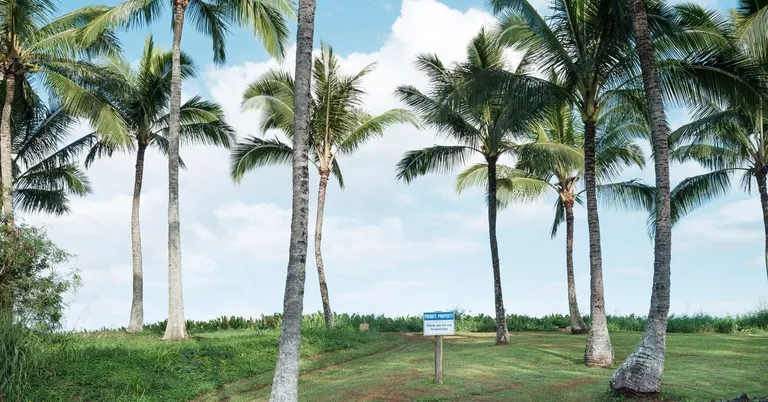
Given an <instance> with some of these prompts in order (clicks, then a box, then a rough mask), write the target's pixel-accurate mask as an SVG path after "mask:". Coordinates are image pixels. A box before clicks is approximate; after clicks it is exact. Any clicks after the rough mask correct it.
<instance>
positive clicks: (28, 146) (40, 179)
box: [12, 87, 92, 215]
mask: <svg viewBox="0 0 768 402" xmlns="http://www.w3.org/2000/svg"><path fill="white" fill-rule="evenodd" d="M27 89H29V88H27ZM24 92H26V93H24ZM13 106H14V107H13V111H14V114H13V119H12V123H13V125H12V134H13V154H14V157H13V198H14V204H15V208H16V210H18V211H19V212H27V213H30V212H46V213H50V214H56V215H62V214H65V213H68V212H69V197H70V196H72V195H76V196H81V197H82V196H85V195H87V194H88V193H90V192H91V187H90V182H89V181H88V177H87V176H86V174H85V172H84V171H83V170H82V169H81V168H80V166H79V164H78V163H77V157H78V156H79V155H80V154H81V153H82V152H83V151H85V150H87V148H88V147H89V146H90V145H91V143H92V141H91V140H90V138H80V139H77V140H75V141H73V142H71V143H68V144H66V145H64V146H62V144H63V143H64V142H65V141H66V140H67V137H69V135H70V134H71V130H70V129H71V127H72V125H73V124H74V123H75V121H76V119H75V118H74V117H73V116H71V115H70V114H68V113H67V112H66V110H64V108H63V107H62V106H61V105H60V104H58V103H56V102H55V101H53V102H52V103H51V104H50V105H46V104H45V103H43V102H42V101H41V100H40V99H39V98H38V97H37V96H36V94H34V93H33V92H27V91H24V88H22V87H17V94H16V97H15V101H14V104H13Z"/></svg>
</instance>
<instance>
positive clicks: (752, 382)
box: [198, 332, 768, 401]
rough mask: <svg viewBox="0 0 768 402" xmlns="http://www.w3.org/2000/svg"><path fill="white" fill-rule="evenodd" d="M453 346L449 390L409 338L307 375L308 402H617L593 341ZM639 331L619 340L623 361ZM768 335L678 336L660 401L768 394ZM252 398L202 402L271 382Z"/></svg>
mask: <svg viewBox="0 0 768 402" xmlns="http://www.w3.org/2000/svg"><path fill="white" fill-rule="evenodd" d="M465 335H467V337H465V338H460V339H450V340H446V343H445V362H444V370H445V383H444V384H442V385H437V384H435V383H434V380H433V379H434V362H433V353H434V352H433V350H434V346H433V344H432V342H430V341H418V340H414V341H409V342H408V343H406V344H404V345H401V346H399V347H398V348H396V349H394V350H391V351H389V352H386V353H382V354H378V355H375V356H371V357H365V358H361V359H356V360H353V361H350V362H349V363H346V364H341V365H338V366H336V367H334V368H333V369H329V370H320V371H317V372H314V373H310V374H306V375H304V376H302V377H301V379H300V400H304V401H321V400H322V401H363V400H367V401H398V400H416V401H468V400H473V401H510V400H514V401H561V400H562V401H613V400H616V399H618V398H616V397H614V396H612V395H610V394H609V393H608V392H607V389H608V379H609V377H610V375H611V374H612V373H613V369H587V368H586V367H584V366H583V364H582V361H583V360H582V356H583V353H584V343H585V341H586V337H585V336H573V335H568V334H560V333H532V332H528V333H514V334H512V338H511V343H510V345H508V346H502V347H497V346H493V335H492V334H487V335H486V334H482V335H479V334H465ZM639 336H640V334H639V333H628V332H618V333H613V334H611V339H612V340H613V345H614V348H615V353H616V357H617V362H620V361H621V359H624V358H625V357H626V356H627V355H628V354H629V352H630V351H631V350H632V349H633V348H634V346H635V345H636V342H637V340H638V339H639ZM767 355H768V337H766V336H763V335H760V336H747V335H712V334H709V335H700V334H672V335H670V336H669V338H668V358H667V365H666V373H665V376H664V384H663V389H664V393H663V395H662V396H661V397H662V398H663V400H670V401H710V400H712V399H718V400H719V399H726V398H727V399H728V400H730V399H733V398H735V397H736V396H738V395H739V394H740V393H741V392H747V393H748V394H750V395H751V396H757V395H760V396H764V395H768V382H766V379H765V378H766V377H765V373H766V372H768V360H766V356H767ZM253 385H254V387H253V388H255V389H256V390H255V391H252V392H242V390H239V391H238V392H237V393H219V394H215V395H207V396H206V397H204V398H199V399H198V400H200V401H213V400H221V399H222V398H223V397H229V398H230V399H227V400H230V401H260V400H267V399H268V397H269V392H270V389H269V386H268V382H267V383H266V385H267V386H263V385H265V384H264V383H254V384H253Z"/></svg>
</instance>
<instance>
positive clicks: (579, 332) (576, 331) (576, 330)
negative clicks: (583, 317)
mask: <svg viewBox="0 0 768 402" xmlns="http://www.w3.org/2000/svg"><path fill="white" fill-rule="evenodd" d="M588 333H589V330H588V329H586V328H571V335H585V334H588Z"/></svg>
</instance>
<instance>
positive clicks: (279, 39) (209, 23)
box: [80, 0, 296, 64]
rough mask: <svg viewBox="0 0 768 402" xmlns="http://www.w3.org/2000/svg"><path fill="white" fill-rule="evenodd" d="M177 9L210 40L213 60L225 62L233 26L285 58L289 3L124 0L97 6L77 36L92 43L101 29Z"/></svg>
mask: <svg viewBox="0 0 768 402" xmlns="http://www.w3.org/2000/svg"><path fill="white" fill-rule="evenodd" d="M167 5H171V7H172V8H173V9H175V8H177V7H181V8H182V10H184V11H185V18H189V19H190V22H191V23H192V25H194V26H195V28H196V29H197V30H198V31H199V32H200V33H202V34H203V35H205V36H207V37H210V38H211V44H212V51H213V60H214V62H216V63H217V64H223V63H225V62H226V61H227V52H226V40H227V35H228V34H229V32H230V30H231V29H232V27H233V26H241V27H247V28H249V29H251V30H252V31H253V33H254V35H255V36H256V37H258V38H259V39H260V40H261V42H262V44H263V45H264V48H265V49H266V50H267V52H268V53H269V54H270V55H271V56H274V57H277V58H282V57H283V56H284V55H285V50H286V42H287V40H288V36H289V34H290V29H289V27H288V19H295V18H296V12H295V10H294V5H293V2H292V1H290V0H170V1H169V0H125V1H124V2H122V3H120V4H118V5H116V6H114V7H101V8H99V10H100V11H101V13H100V14H99V16H98V18H95V19H94V20H93V21H92V22H90V23H89V25H88V27H87V29H85V30H84V32H82V33H81V34H80V37H81V38H82V40H84V41H92V40H94V39H95V38H97V37H99V36H100V35H101V34H102V33H103V32H104V31H105V30H113V29H117V28H128V29H130V28H134V27H138V26H141V25H145V24H149V23H151V22H153V21H155V20H157V19H158V18H159V17H160V15H162V13H163V11H164V10H165V7H166V6H167Z"/></svg>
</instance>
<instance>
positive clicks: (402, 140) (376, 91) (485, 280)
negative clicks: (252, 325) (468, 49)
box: [26, 0, 767, 328]
mask: <svg viewBox="0 0 768 402" xmlns="http://www.w3.org/2000/svg"><path fill="white" fill-rule="evenodd" d="M88 2H90V1H88ZM108 3H111V4H115V3H116V2H115V1H111V2H108ZM483 3H484V2H483V1H482V0H442V1H438V0H403V1H396V0H384V1H358V0H319V1H318V10H317V27H316V38H317V42H316V43H317V44H319V41H320V40H322V41H325V42H328V43H329V44H331V45H333V46H334V48H335V50H336V51H337V53H338V54H339V55H340V56H341V57H342V58H343V60H342V65H343V66H344V68H345V69H347V70H348V71H350V72H352V71H356V70H359V69H360V68H362V67H363V66H364V65H366V64H368V63H370V62H373V61H377V62H378V64H377V68H376V70H375V72H374V73H372V74H371V75H370V76H369V77H368V79H367V80H366V90H367V92H368V93H369V95H368V97H367V102H366V104H367V107H368V108H369V109H370V110H371V111H372V112H382V111H384V110H386V109H388V108H392V107H398V106H401V105H399V104H398V103H397V101H395V100H394V99H393V98H392V96H391V94H392V91H393V90H394V88H395V87H396V86H397V85H401V84H413V85H416V86H423V85H424V84H425V78H424V77H422V76H421V75H420V74H419V73H418V72H416V71H414V69H413V68H412V66H411V63H412V61H413V59H414V56H415V55H416V54H418V53H420V52H436V53H438V55H440V57H441V58H443V59H444V60H448V61H455V60H458V59H459V58H461V57H462V56H463V51H464V46H465V44H466V43H467V41H468V40H469V39H470V38H471V37H472V36H473V35H474V34H475V33H476V32H477V31H478V30H479V28H480V27H481V26H482V25H483V24H488V23H491V22H492V21H493V18H492V16H491V15H490V14H489V12H488V10H487V9H485V7H484V5H483ZM85 4H86V1H84V0H75V1H72V0H68V1H66V4H65V5H63V7H62V10H63V11H64V10H69V9H74V8H77V7H80V6H82V5H85ZM540 4H545V3H544V2H541V3H540ZM702 4H704V3H702ZM731 4H732V3H730V2H729V3H728V4H724V3H722V2H716V1H711V2H710V5H712V6H718V5H719V6H720V7H721V8H723V10H725V8H726V7H728V6H730V5H731ZM169 18H170V17H166V18H163V19H162V21H161V22H158V23H156V24H155V25H154V26H152V27H151V28H150V29H146V30H142V31H141V32H132V33H128V34H124V35H122V38H123V45H124V49H125V51H126V54H127V57H128V59H129V60H136V59H138V57H139V54H140V50H141V46H142V43H143V41H144V37H145V36H146V34H147V33H148V32H150V31H151V32H152V33H153V34H154V35H155V39H156V42H159V43H161V44H164V45H165V46H166V47H169V46H170V24H169V23H168V20H169ZM190 28H192V27H187V29H186V31H185V37H184V41H183V44H182V45H183V49H184V50H185V51H187V52H188V53H190V54H191V55H192V56H193V57H194V58H195V60H196V61H197V63H198V65H199V66H200V75H199V77H198V78H197V79H195V80H190V81H188V82H186V83H185V86H184V94H185V96H191V95H194V94H198V93H199V94H201V95H203V96H204V97H206V98H208V99H212V100H214V101H217V102H219V103H221V104H222V105H223V107H224V109H225V111H226V112H227V115H228V119H229V121H230V123H231V124H232V125H233V126H234V127H235V128H236V129H237V130H238V132H239V134H240V135H246V134H250V133H253V132H254V131H255V128H256V127H257V122H258V114H256V113H253V112H248V113H243V112H241V111H240V109H239V103H240V96H241V93H242V91H243V89H244V88H245V86H246V85H247V84H248V83H249V82H250V81H251V80H253V79H255V78H256V77H258V76H259V74H261V73H263V72H264V71H266V70H267V69H268V68H272V67H276V66H277V63H276V62H274V61H268V60H267V57H266V55H265V53H264V52H263V50H262V49H261V46H260V45H259V43H258V42H257V41H255V40H254V39H253V37H252V35H251V34H250V32H248V31H244V30H235V31H233V33H232V35H231V36H230V38H229V46H228V54H229V60H228V63H227V64H226V65H225V66H213V65H212V64H211V63H210V61H211V52H210V42H209V41H207V40H206V39H205V38H202V37H200V36H199V35H198V34H196V33H195V32H194V30H193V29H190ZM293 50H294V49H293V48H291V52H293ZM292 61H293V55H292V54H291V55H289V57H288V61H287V63H288V64H287V65H288V66H290V64H291V63H292ZM669 118H670V121H671V123H672V124H673V126H678V125H680V124H683V123H685V122H686V120H687V117H686V115H685V113H683V112H682V111H679V110H675V111H670V117H669ZM78 130H81V131H82V132H85V130H87V127H79V128H78ZM436 142H437V140H435V138H434V136H433V133H431V132H430V131H428V130H424V131H417V130H415V129H413V128H409V127H405V126H401V127H395V128H393V129H391V130H389V131H388V132H387V134H386V136H385V138H382V139H379V140H376V141H373V142H371V143H370V144H369V145H368V146H367V147H366V148H365V149H363V150H362V151H361V152H360V153H359V154H357V155H355V156H353V157H351V158H346V159H343V160H342V163H343V168H344V173H345V179H346V182H347V183H346V184H347V188H346V189H345V190H344V191H341V190H339V189H338V188H336V187H335V186H331V188H330V189H329V195H328V200H327V204H326V220H325V227H326V232H325V236H324V243H323V247H324V252H325V254H324V256H325V266H326V274H327V276H328V283H329V288H330V296H331V303H332V306H333V308H334V310H336V311H339V312H349V313H353V312H359V313H384V314H387V315H399V314H420V313H421V312H423V311H431V310H441V309H448V308H452V307H454V306H461V307H462V308H465V309H467V310H471V311H472V312H474V313H486V314H489V313H492V312H493V288H492V273H491V268H490V257H489V252H488V244H487V222H486V220H485V207H484V203H483V195H482V193H481V192H479V191H477V192H469V193H465V194H462V195H461V196H459V195H456V194H455V192H454V191H453V176H451V175H436V176H431V177H427V178H424V179H419V180H416V181H415V182H413V183H412V184H411V185H405V184H402V183H398V182H396V181H395V179H394V165H395V163H396V162H397V161H398V160H399V158H400V157H401V156H402V154H403V152H405V151H407V150H409V149H414V148H418V147H423V146H428V145H432V144H434V143H436ZM182 156H183V157H184V159H185V161H186V163H187V165H188V169H187V170H186V171H184V172H182V176H181V203H182V248H183V258H184V287H185V288H184V295H185V307H186V315H187V317H188V318H193V319H206V318H211V317H215V316H219V315H224V314H226V315H246V316H247V315H258V314H262V313H264V314H268V313H272V312H276V311H280V310H281V308H282V292H283V287H284V281H285V266H286V262H287V250H288V230H289V222H290V188H291V185H290V169H289V168H287V167H274V168H266V169H262V170H260V171H257V172H253V173H251V174H250V175H248V176H247V177H246V179H245V180H244V181H243V182H242V183H241V184H240V185H235V184H233V183H232V181H231V180H230V178H229V176H228V165H229V161H228V154H227V152H226V151H224V150H220V149H203V148H187V149H184V150H183V151H182ZM133 164H134V161H133V158H132V156H130V155H120V156H116V157H115V158H113V159H110V160H104V161H100V162H98V163H96V164H95V166H94V167H92V168H91V170H90V175H91V179H92V184H93V187H94V190H95V193H94V194H93V195H92V196H89V197H87V198H84V199H77V200H73V202H72V206H73V212H72V214H70V215H69V216H65V217H60V218H56V217H49V216H44V215H33V216H28V217H26V220H27V221H28V222H30V223H35V224H44V225H45V226H46V227H47V228H48V230H49V233H50V235H51V236H52V237H53V239H54V240H56V241H57V242H59V243H60V244H61V245H62V246H63V247H64V248H66V249H67V250H69V251H71V252H73V253H75V254H77V257H76V258H75V259H73V261H72V264H73V265H75V266H77V267H78V268H79V269H80V270H81V271H82V275H83V278H84V287H83V288H82V289H81V290H80V291H79V292H78V293H77V294H75V295H73V297H72V300H71V307H70V311H69V313H68V315H67V321H68V326H69V327H73V328H82V327H85V328H98V327H102V326H106V327H119V326H123V325H126V324H127V321H128V312H129V309H130V300H131V298H130V294H131V293H130V290H131V257H130V226H129V217H130V195H131V189H132V178H133ZM166 166H167V165H166V162H165V161H164V160H163V159H162V158H161V157H160V156H159V155H157V154H150V155H149V160H148V161H147V177H146V182H145V188H144V193H143V199H142V230H143V232H142V236H143V243H144V269H145V303H146V305H145V312H146V321H148V322H153V321H158V320H162V319H164V318H165V316H166V314H167V304H166V303H167V297H166V289H167V285H166V270H167V268H166V267H167V262H166V261H167V260H166V248H165V247H166V217H165V212H166V208H167V190H166V187H167V177H166V176H165V174H166V173H165V170H166ZM701 172H703V170H701V169H700V168H699V167H697V166H695V165H683V166H674V167H673V180H675V181H680V180H682V179H684V178H685V177H687V176H689V175H693V174H698V173H701ZM311 174H312V182H311V186H312V187H311V194H312V199H311V204H310V205H311V209H310V212H311V214H313V215H314V210H315V208H314V203H315V199H314V195H315V193H316V190H317V189H316V185H317V182H316V177H314V172H311ZM623 177H624V178H627V179H629V178H642V179H644V180H646V181H649V182H652V181H653V172H652V167H651V168H649V169H646V170H645V171H640V170H631V171H627V172H625V174H624V176H623ZM553 205H554V198H553V197H552V196H550V197H548V198H546V199H543V200H541V201H540V202H536V203H532V204H527V205H519V206H514V207H511V208H509V209H507V210H505V211H503V212H502V213H501V214H500V215H499V248H500V253H501V266H502V284H503V289H504V297H505V305H506V308H507V311H508V312H509V313H518V314H532V315H543V314H548V313H566V312H567V299H566V284H565V265H564V246H565V245H564V243H565V239H564V238H562V237H558V238H556V239H550V237H549V228H550V225H551V222H552V218H553V216H554V215H553ZM645 218H646V217H645V216H644V215H643V214H639V213H628V212H622V211H614V210H610V209H605V208H604V209H602V210H601V225H602V235H603V243H602V246H603V264H604V265H603V267H604V276H605V288H606V306H607V309H608V311H609V312H610V313H623V314H626V313H636V314H642V315H645V314H646V313H647V310H648V300H649V296H650V290H651V279H652V270H653V266H652V264H653V249H652V244H651V242H650V240H649V239H648V237H647V235H646V230H645ZM311 227H314V224H313V223H311ZM761 233H762V225H761V219H760V210H759V204H758V203H757V201H756V197H755V196H754V195H753V196H748V195H745V194H743V193H742V192H740V190H738V189H735V190H734V191H733V193H732V196H730V197H728V198H726V199H723V200H721V201H719V202H716V203H713V204H711V205H709V206H707V207H706V208H702V209H701V210H700V211H698V212H696V213H695V214H693V215H691V216H689V217H688V218H686V219H685V221H683V222H682V223H681V224H680V226H679V227H677V228H676V229H675V232H674V235H673V242H674V243H673V247H674V248H673V263H672V264H673V265H672V269H673V273H672V280H673V284H672V285H673V288H672V312H673V313H677V314H682V313H689V314H690V313H695V312H699V311H706V312H710V313H713V314H718V315H722V314H736V313H743V312H747V311H750V310H754V309H756V308H758V307H761V306H765V303H766V300H767V298H766V296H765V295H766V292H765V287H766V277H765V268H764V267H763V266H762V265H761V260H762V252H763V251H762V235H761ZM586 234H587V232H586V219H585V211H584V210H583V209H580V210H577V217H576V238H575V269H576V280H577V290H578V297H579V304H580V307H581V310H582V312H584V313H587V312H588V310H589V276H588V255H587V235H586ZM310 250H312V245H311V244H310ZM320 307H321V306H320V297H319V291H318V285H317V275H316V272H315V265H314V258H313V257H312V253H310V256H309V258H308V263H307V285H306V296H305V310H306V311H309V312H311V311H319V310H320Z"/></svg>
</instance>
